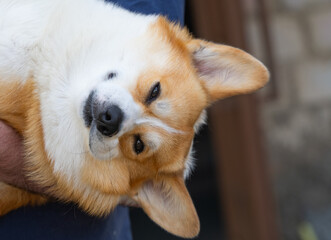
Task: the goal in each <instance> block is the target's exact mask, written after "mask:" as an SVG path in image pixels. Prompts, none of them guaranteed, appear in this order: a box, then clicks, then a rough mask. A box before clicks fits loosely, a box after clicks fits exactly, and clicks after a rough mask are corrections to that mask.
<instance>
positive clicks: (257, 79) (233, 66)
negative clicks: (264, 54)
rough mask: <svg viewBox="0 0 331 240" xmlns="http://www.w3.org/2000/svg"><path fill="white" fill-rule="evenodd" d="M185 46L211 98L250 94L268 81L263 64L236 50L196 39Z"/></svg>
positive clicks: (214, 99)
mask: <svg viewBox="0 0 331 240" xmlns="http://www.w3.org/2000/svg"><path fill="white" fill-rule="evenodd" d="M188 48H189V50H190V51H191V54H192V59H193V64H194V66H195V68H196V70H197V73H198V74H199V77H200V79H202V80H203V82H204V83H205V86H206V89H207V91H208V93H209V95H210V99H211V101H216V100H218V99H222V98H225V97H230V96H233V95H238V94H245V93H250V92H252V91H255V90H257V89H259V88H261V87H262V86H264V85H265V84H266V83H267V82H268V80H269V73H268V70H267V69H266V67H265V66H264V65H263V64H262V63H261V62H260V61H258V60H257V59H255V58H254V57H253V56H251V55H249V54H248V53H246V52H244V51H242V50H240V49H237V48H233V47H229V46H226V45H221V44H215V43H211V42H206V41H203V40H197V39H194V40H191V41H190V42H189V43H188Z"/></svg>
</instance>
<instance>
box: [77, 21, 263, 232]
mask: <svg viewBox="0 0 331 240" xmlns="http://www.w3.org/2000/svg"><path fill="white" fill-rule="evenodd" d="M112 54H113V56H112V60H111V61H109V66H110V69H109V70H108V71H107V72H104V75H103V76H100V79H101V80H100V79H99V80H98V81H96V83H95V84H94V85H93V87H91V88H90V90H89V92H88V93H87V94H86V96H85V99H84V101H83V103H82V107H81V116H82V119H83V121H84V124H85V126H86V130H87V131H88V135H89V139H88V141H87V145H88V148H89V151H90V153H91V156H92V158H91V161H94V167H93V168H94V169H97V173H93V174H92V173H91V172H92V171H91V169H87V170H86V171H85V175H86V178H85V179H86V181H88V182H89V184H91V185H92V186H93V187H95V188H97V189H99V190H100V191H103V192H106V193H107V192H108V193H111V194H118V195H123V196H125V197H124V198H126V200H128V199H129V201H133V202H134V203H135V204H138V205H139V206H141V207H142V208H143V209H144V210H145V212H146V213H147V214H148V215H149V216H150V217H151V218H152V219H153V220H154V221H155V222H156V223H158V224H159V225H161V226H162V227H163V228H165V229H166V230H168V231H169V232H172V233H174V234H176V235H180V236H183V237H193V236H195V235H196V234H197V233H198V232H199V220H198V217H197V214H196V211H195V208H194V206H193V203H192V200H191V198H190V196H189V193H188V192H187V189H186V187H185V184H184V176H186V175H187V174H188V172H189V171H190V169H191V167H192V163H191V150H192V149H191V148H192V140H193V137H194V134H195V132H196V131H197V129H198V128H199V125H201V124H202V123H203V122H204V115H205V111H204V110H205V109H206V108H207V107H208V106H209V105H210V104H211V103H213V102H214V101H216V100H218V99H222V98H225V97H229V96H233V95H237V94H243V93H249V92H252V91H254V90H256V89H258V88H260V87H262V86H263V85H264V84H265V83H266V82H267V80H268V71H267V70H266V68H265V67H264V66H263V65H262V64H261V63H260V62H259V61H258V60H256V59H254V58H253V57H252V56H250V55H249V54H247V53H245V52H243V51H241V50H239V49H235V48H232V47H229V46H225V45H218V44H214V43H210V42H206V41H203V40H198V39H193V38H192V37H191V36H190V35H189V34H188V33H187V31H186V30H183V29H181V28H180V27H178V26H177V25H174V24H170V23H168V22H167V21H166V20H165V19H163V18H159V19H158V20H157V21H156V22H155V23H153V24H152V26H150V27H149V29H148V30H147V32H146V33H144V34H143V35H142V36H139V37H138V38H136V39H134V40H133V41H128V43H127V45H126V46H125V48H123V49H121V50H119V51H114V52H112ZM124 198H123V199H124Z"/></svg>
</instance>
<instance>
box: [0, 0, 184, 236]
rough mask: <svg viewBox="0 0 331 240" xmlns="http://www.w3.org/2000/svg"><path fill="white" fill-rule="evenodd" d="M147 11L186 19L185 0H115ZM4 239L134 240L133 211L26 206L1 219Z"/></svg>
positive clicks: (170, 17)
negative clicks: (97, 212) (93, 212)
mask: <svg viewBox="0 0 331 240" xmlns="http://www.w3.org/2000/svg"><path fill="white" fill-rule="evenodd" d="M108 2H114V3H116V4H118V5H119V6H122V7H124V8H126V9H128V10H131V11H134V12H139V13H144V14H162V15H164V16H167V17H168V18H169V19H170V20H172V21H176V22H180V23H181V24H183V22H184V5H185V0H113V1H108ZM0 239H1V240H2V239H3V240H39V239H40V240H44V239H47V240H76V239H77V240H85V239H86V240H132V236H131V227H130V219H129V212H128V209H127V208H126V207H117V208H116V209H115V211H114V212H113V213H112V214H110V215H109V216H107V217H105V218H96V217H91V216H89V215H87V214H85V213H83V212H82V211H81V210H79V209H78V208H77V207H76V206H74V205H70V204H69V205H66V204H61V203H48V204H46V205H44V206H41V207H24V208H20V209H17V210H15V211H13V212H10V213H9V214H7V215H6V216H4V217H1V218H0Z"/></svg>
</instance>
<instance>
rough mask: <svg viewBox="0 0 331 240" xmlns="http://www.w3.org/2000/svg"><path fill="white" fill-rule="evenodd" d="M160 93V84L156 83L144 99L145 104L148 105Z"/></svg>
mask: <svg viewBox="0 0 331 240" xmlns="http://www.w3.org/2000/svg"><path fill="white" fill-rule="evenodd" d="M160 93H161V84H160V82H157V83H156V84H154V85H153V87H152V88H151V90H150V91H149V94H148V97H147V99H146V103H147V104H150V103H151V102H153V101H155V100H156V99H157V98H158V97H159V96H160Z"/></svg>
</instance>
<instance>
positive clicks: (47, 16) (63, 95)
mask: <svg viewBox="0 0 331 240" xmlns="http://www.w3.org/2000/svg"><path fill="white" fill-rule="evenodd" d="M111 72H115V73H116V76H115V77H113V78H112V79H108V78H107V76H109V73H111ZM268 77H269V76H268V72H267V70H266V68H265V67H264V66H263V65H262V64H261V63H260V62H259V61H258V60H256V59H254V58H253V57H252V56H250V55H248V54H247V53H245V52H243V51H241V50H239V49H235V48H232V47H229V46H224V45H217V44H214V43H210V42H206V41H203V40H198V39H193V38H192V37H191V36H190V35H189V34H188V33H187V31H186V30H185V29H181V28H180V27H179V26H177V25H175V24H173V23H169V22H168V21H167V20H166V19H164V18H163V17H161V16H157V15H151V16H145V15H139V14H135V13H131V12H128V11H126V10H123V9H121V8H119V7H117V6H114V5H113V4H106V3H104V2H103V1H98V0H3V1H1V2H0V119H2V120H4V121H6V122H7V123H9V124H10V125H11V126H13V127H14V128H15V129H16V130H17V131H18V132H19V133H20V134H22V136H23V138H24V144H25V154H26V166H25V172H26V174H27V176H28V177H29V179H30V180H31V181H33V182H35V183H36V184H38V186H39V187H41V188H43V189H44V191H45V193H46V195H49V196H53V197H56V198H58V199H59V200H61V201H71V202H76V203H77V204H78V205H79V206H80V207H81V208H82V209H83V210H85V211H87V212H89V213H91V214H93V215H99V216H100V215H104V214H108V213H109V212H110V211H111V210H112V209H113V208H114V207H115V206H116V205H117V204H118V203H120V202H131V203H134V204H138V205H139V206H141V207H142V208H143V209H144V210H145V212H146V213H147V214H148V215H149V216H150V217H151V218H152V219H153V220H154V221H155V222H156V223H158V224H159V225H160V226H162V227H163V228H165V229H166V230H167V231H169V232H171V233H174V234H176V235H179V236H183V237H193V236H195V235H197V234H198V232H199V220H198V217H197V214H196V211H195V209H194V206H193V203H192V200H191V198H190V196H189V194H188V192H187V190H186V187H185V184H184V175H185V176H187V175H188V174H189V172H190V170H191V168H192V164H193V163H192V156H191V154H192V140H193V136H194V133H195V132H196V131H197V130H198V128H199V126H200V125H201V124H202V123H203V122H204V120H205V108H206V107H208V106H209V105H210V104H211V103H212V102H214V101H216V100H218V99H222V98H225V97H228V96H233V95H237V94H242V93H248V92H252V91H254V90H256V89H258V88H260V87H262V86H263V85H264V84H265V83H266V82H267V80H268ZM156 82H160V85H161V93H160V96H159V97H158V98H157V99H156V100H155V101H153V102H152V103H149V104H146V101H145V99H146V96H148V94H149V91H150V88H151V87H152V86H153V85H154V84H155V83H156ZM91 91H94V92H95V93H96V94H95V98H96V101H97V102H99V103H105V102H106V103H112V104H116V105H118V106H119V107H120V108H121V109H122V111H123V112H124V113H125V116H126V117H125V119H124V120H123V123H122V125H121V126H122V127H121V128H120V131H119V132H118V133H117V134H116V135H115V136H112V137H105V136H101V135H100V134H99V133H98V131H97V130H95V128H94V127H93V123H92V125H91V126H86V123H84V116H83V115H84V105H85V104H86V100H87V98H88V97H89V94H90V93H91ZM137 135H139V136H140V137H141V139H142V141H143V142H144V144H145V148H144V151H143V152H142V153H140V154H136V153H135V152H134V150H133V147H132V146H133V144H134V141H135V140H134V136H137ZM46 201H47V199H46V198H45V197H43V196H40V195H37V194H32V193H28V192H26V191H24V190H21V189H18V188H15V187H12V186H9V185H7V184H5V183H0V215H3V214H5V213H7V212H9V211H11V210H13V209H15V208H18V207H20V206H23V205H27V204H42V203H44V202H46Z"/></svg>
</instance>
